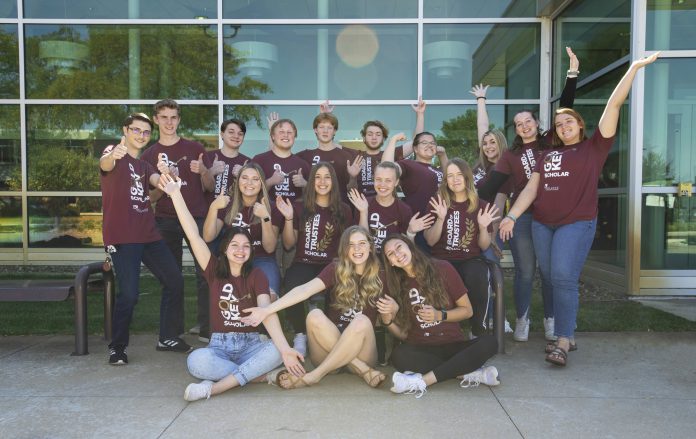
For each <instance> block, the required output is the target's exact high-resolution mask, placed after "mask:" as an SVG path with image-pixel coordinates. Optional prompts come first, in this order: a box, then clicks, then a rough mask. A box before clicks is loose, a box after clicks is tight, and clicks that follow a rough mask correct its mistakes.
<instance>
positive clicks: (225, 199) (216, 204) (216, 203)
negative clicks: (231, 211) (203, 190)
mask: <svg viewBox="0 0 696 439" xmlns="http://www.w3.org/2000/svg"><path fill="white" fill-rule="evenodd" d="M229 204H230V196H229V195H222V194H221V195H218V196H217V197H215V199H214V200H213V202H212V203H210V208H211V209H217V210H222V209H224V208H225V207H227V205H229Z"/></svg>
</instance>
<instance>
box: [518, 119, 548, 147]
mask: <svg viewBox="0 0 696 439" xmlns="http://www.w3.org/2000/svg"><path fill="white" fill-rule="evenodd" d="M522 113H529V114H531V115H532V118H534V120H535V121H536V123H537V132H536V139H537V144H538V148H539V149H547V148H549V147H550V145H547V144H546V142H543V141H542V139H543V137H544V134H545V133H544V132H542V131H541V122H539V116H537V114H536V111H534V110H530V109H524V110H520V111H518V112H517V113H515V116H513V118H512V126H513V127H514V126H515V117H517V115H518V114H522ZM521 148H524V141H523V140H522V137H520V135H519V134H515V138H514V139H513V140H512V147H511V148H510V150H512V151H515V150H518V149H521Z"/></svg>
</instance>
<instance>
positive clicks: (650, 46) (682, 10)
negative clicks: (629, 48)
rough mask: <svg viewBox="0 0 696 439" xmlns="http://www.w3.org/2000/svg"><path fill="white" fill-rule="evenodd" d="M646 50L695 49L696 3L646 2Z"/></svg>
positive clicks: (685, 0) (654, 0)
mask: <svg viewBox="0 0 696 439" xmlns="http://www.w3.org/2000/svg"><path fill="white" fill-rule="evenodd" d="M647 3H648V8H647V10H648V16H647V20H646V21H647V28H648V29H647V35H646V38H645V48H646V49H647V50H688V49H691V50H693V49H696V27H694V22H696V1H694V0H679V1H664V0H648V2H647Z"/></svg>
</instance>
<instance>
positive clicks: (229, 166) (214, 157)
mask: <svg viewBox="0 0 696 439" xmlns="http://www.w3.org/2000/svg"><path fill="white" fill-rule="evenodd" d="M246 130H247V129H246V124H245V123H244V122H242V121H241V120H238V119H228V120H226V121H224V122H223V123H222V124H221V125H220V138H221V139H222V148H220V149H216V150H213V151H208V152H206V153H205V155H203V165H204V166H205V167H206V168H207V171H208V172H203V173H201V178H202V180H203V187H204V189H205V191H206V193H207V194H208V196H207V201H208V204H210V203H211V202H212V201H213V200H214V199H215V198H216V197H217V196H218V195H220V194H223V195H225V194H227V193H228V189H230V188H232V186H233V184H234V180H235V179H236V178H237V174H239V170H240V169H241V167H242V166H244V164H245V163H246V162H248V161H249V160H250V158H249V157H247V156H245V155H244V154H242V153H240V152H239V149H240V147H241V146H242V143H243V142H244V136H245V135H246Z"/></svg>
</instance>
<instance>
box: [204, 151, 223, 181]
mask: <svg viewBox="0 0 696 439" xmlns="http://www.w3.org/2000/svg"><path fill="white" fill-rule="evenodd" d="M224 170H225V162H223V161H222V160H220V159H219V158H218V155H217V153H215V159H214V160H213V164H212V165H211V166H210V169H208V171H210V173H211V174H213V176H216V175H218V174H222V172H223V171H224Z"/></svg>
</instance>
